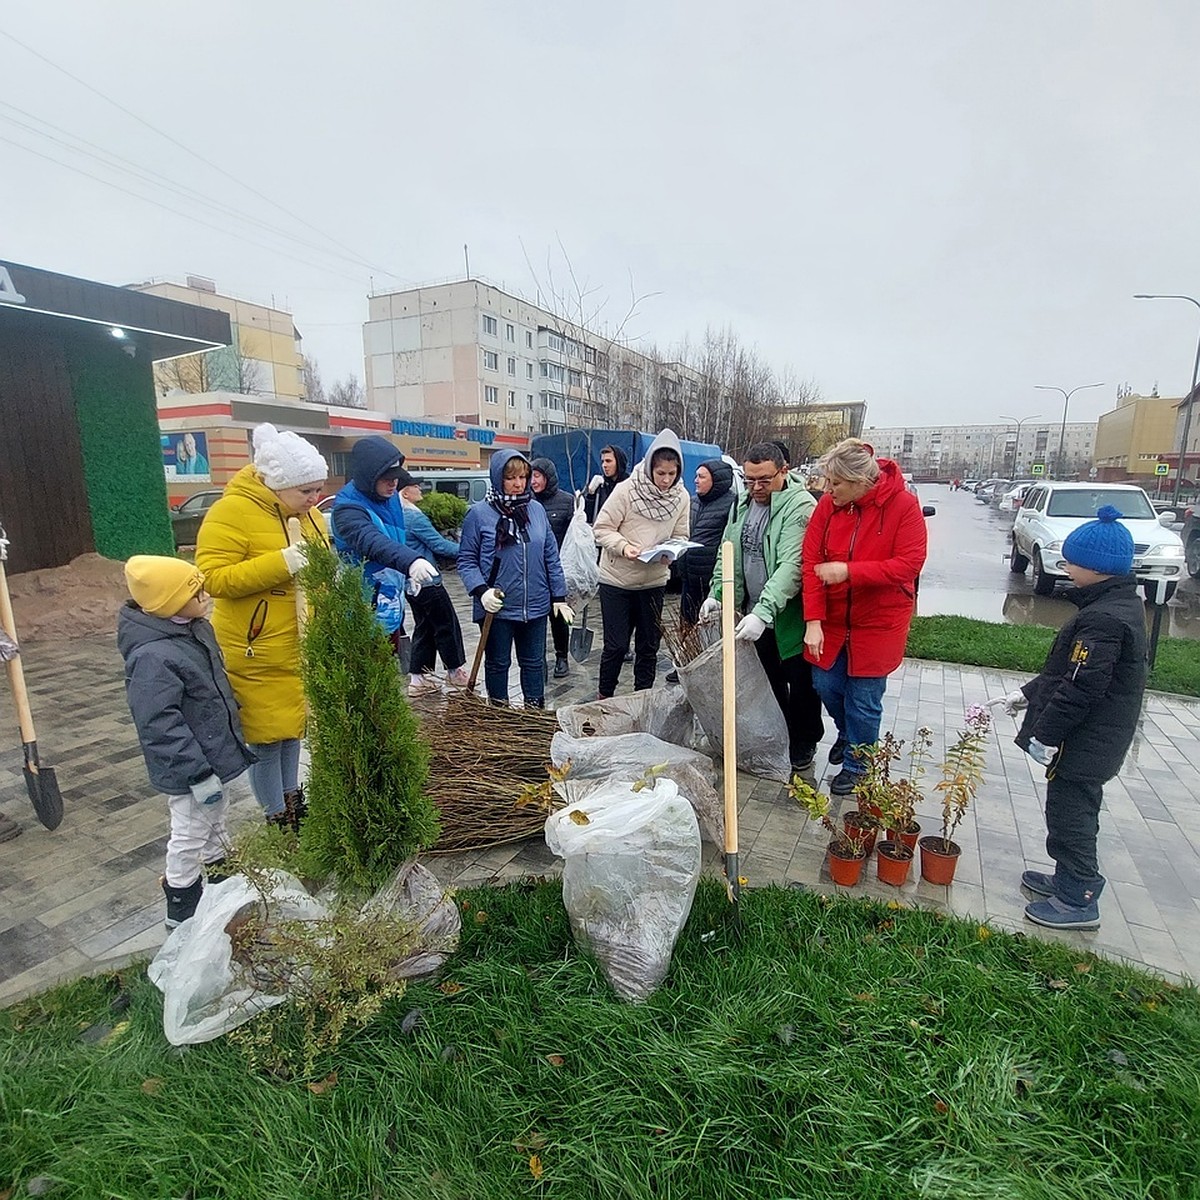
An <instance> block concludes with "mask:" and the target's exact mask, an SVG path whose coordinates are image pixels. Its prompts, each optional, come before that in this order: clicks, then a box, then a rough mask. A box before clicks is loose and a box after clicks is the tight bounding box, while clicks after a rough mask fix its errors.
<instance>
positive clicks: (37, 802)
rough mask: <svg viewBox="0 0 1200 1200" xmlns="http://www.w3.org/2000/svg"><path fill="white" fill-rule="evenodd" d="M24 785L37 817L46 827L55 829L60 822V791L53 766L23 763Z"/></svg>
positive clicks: (61, 803) (61, 805) (61, 814)
mask: <svg viewBox="0 0 1200 1200" xmlns="http://www.w3.org/2000/svg"><path fill="white" fill-rule="evenodd" d="M25 787H26V789H27V790H28V792H29V799H30V800H32V801H33V811H34V812H35V813H37V819H38V820H39V821H41V823H42V824H43V825H44V826H45V827H46V828H47V829H57V828H58V827H59V825H61V824H62V819H63V802H62V792H60V791H59V790H58V778H57V776H56V775H55V774H54V768H53V767H39V766H31V765H30V764H29V763H28V762H26V764H25Z"/></svg>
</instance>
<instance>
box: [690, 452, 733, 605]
mask: <svg viewBox="0 0 1200 1200" xmlns="http://www.w3.org/2000/svg"><path fill="white" fill-rule="evenodd" d="M700 465H701V466H702V467H704V468H705V469H706V470H707V471H708V473H709V474H710V475H711V476H712V487H711V488H709V489H708V492H707V494H705V495H703V496H700V495H696V496H694V497H693V498H692V519H691V532H690V533H689V534H688V537H689V538H691V540H692V541H693V542H699V543H700V545H699V546H698V547H694V548H693V549H691V550H689V551H688V552H687V553H686V554H685V555H684V556H683V557H682V558H681V559H680V560H679V573H680V575H681V576H682V578H683V586H684V589H685V590H686V591H688V592H691V593H693V594H694V595H696V596H698V597H699V598H700V600H703V599H704V597H705V596H707V595H708V585H709V583H710V582H711V581H712V575H713V568H714V567H715V566H716V562H717V552H718V550H719V548H720V545H721V538H722V536H723V535H724V533H725V526H726V525H727V524H728V523H729V510H730V509H731V508H732V507H733V505H734V502H735V501H736V500H737V493H736V492H735V491H734V490H733V468H732V467H731V466H730V465H729V464H728V463H727V462H724V461H723V460H722V459H719V458H710V459H708V461H707V462H702V463H701V464H700ZM700 600H697V604H699V602H700Z"/></svg>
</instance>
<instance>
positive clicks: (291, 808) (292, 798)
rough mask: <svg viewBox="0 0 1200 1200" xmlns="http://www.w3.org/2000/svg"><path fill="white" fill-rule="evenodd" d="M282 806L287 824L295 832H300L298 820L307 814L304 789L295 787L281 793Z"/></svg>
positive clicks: (301, 819)
mask: <svg viewBox="0 0 1200 1200" xmlns="http://www.w3.org/2000/svg"><path fill="white" fill-rule="evenodd" d="M283 808H284V812H286V813H287V819H288V824H289V825H290V826H291V827H292V829H293V831H294V832H296V833H299V832H300V822H301V821H303V820H304V818H305V817H307V816H308V805H307V804H306V803H305V800H304V789H303V788H302V787H298V788H295V789H294V790H293V791H290V792H284V793H283Z"/></svg>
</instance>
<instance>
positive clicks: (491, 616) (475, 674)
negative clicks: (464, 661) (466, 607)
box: [467, 613, 496, 692]
mask: <svg viewBox="0 0 1200 1200" xmlns="http://www.w3.org/2000/svg"><path fill="white" fill-rule="evenodd" d="M495 619H496V614H495V613H484V614H483V628H482V629H480V631H479V645H478V646H477V647H476V649H475V661H474V662H473V663H472V664H471V674H470V676H469V677H468V679H467V691H468V692H473V691H474V690H475V681H476V680H477V679H478V678H479V664H480V663H481V662H483V652H484V650H486V649H487V640H488V634H489V633H491V632H492V622H493V621H494V620H495Z"/></svg>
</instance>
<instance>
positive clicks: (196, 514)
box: [171, 488, 224, 550]
mask: <svg viewBox="0 0 1200 1200" xmlns="http://www.w3.org/2000/svg"><path fill="white" fill-rule="evenodd" d="M223 495H224V492H222V491H221V489H220V488H213V489H211V490H210V491H206V492H197V493H196V494H195V495H194V496H189V497H188V498H187V499H186V500H184V501H183V502H182V503H180V504H172V505H171V532H172V533H173V534H174V535H175V549H176V550H178V549H179V547H180V546H194V545H195V544H196V537H197V536H198V534H199V533H200V522H201V521H203V520H204V517H205V514H206V513H207V512H208V510H209V509H210V508H212V506H213V505H214V504H215V503H216V502H217V501H218V500H220V498H221V497H222V496H223Z"/></svg>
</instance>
